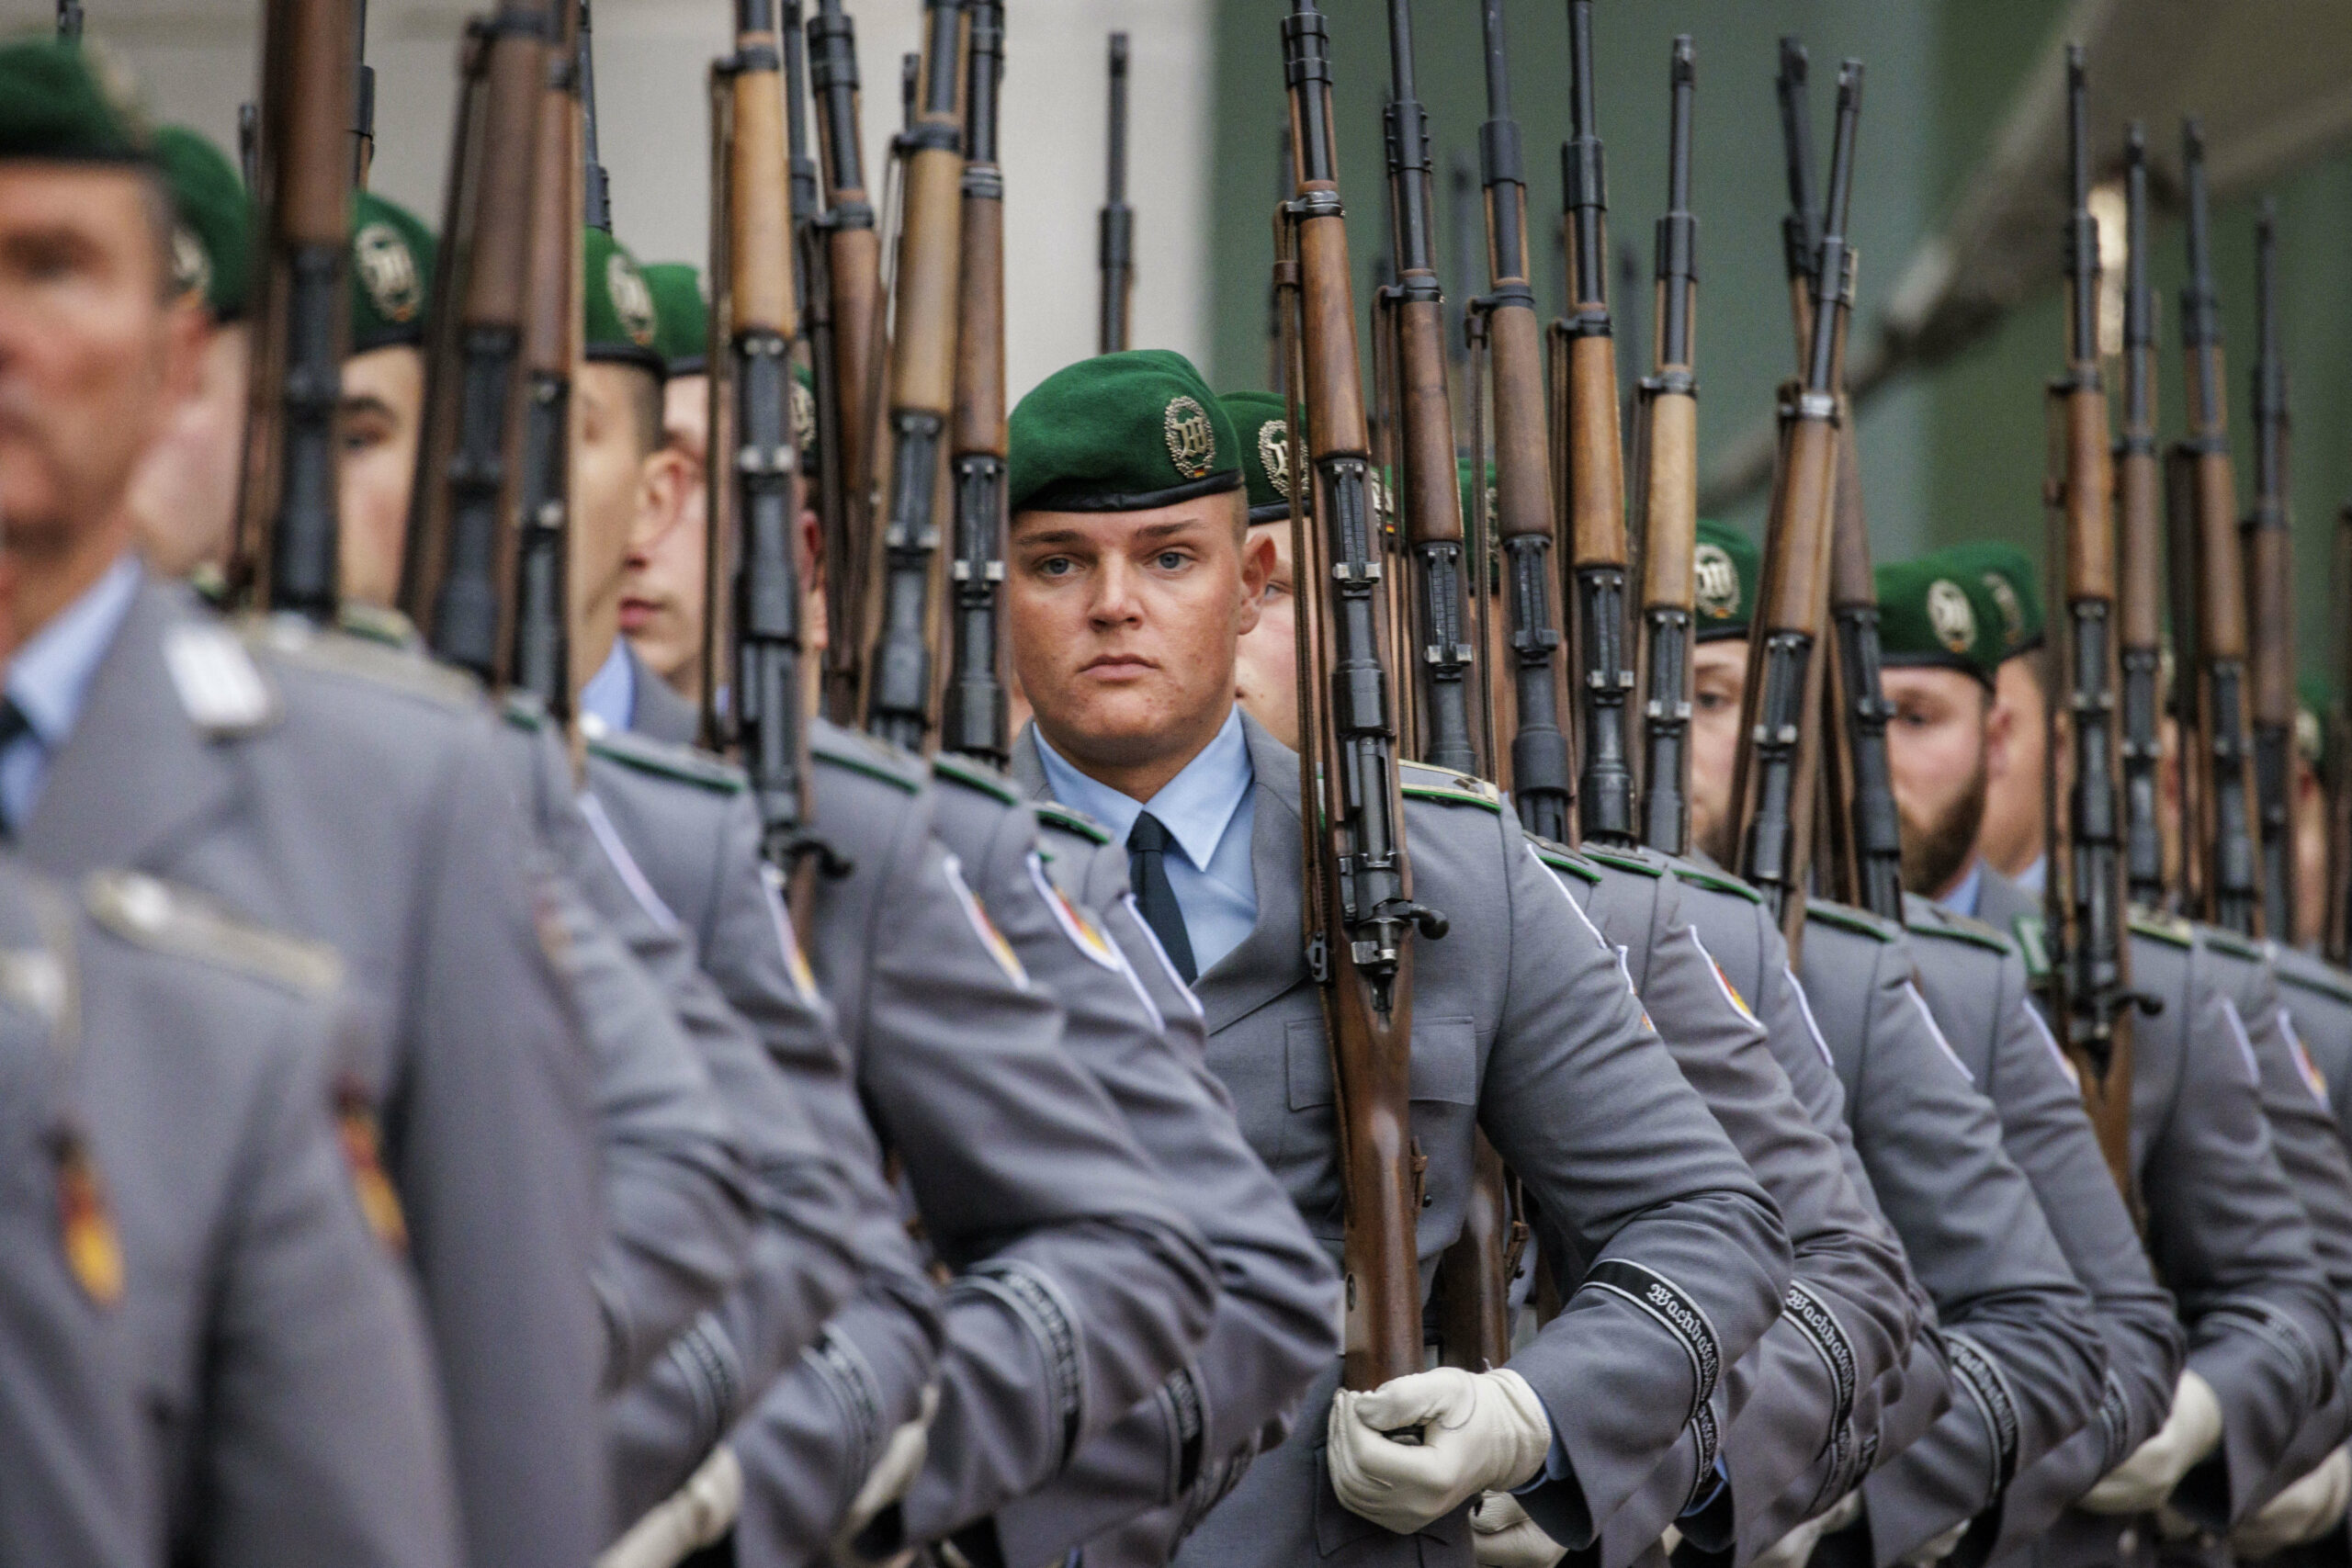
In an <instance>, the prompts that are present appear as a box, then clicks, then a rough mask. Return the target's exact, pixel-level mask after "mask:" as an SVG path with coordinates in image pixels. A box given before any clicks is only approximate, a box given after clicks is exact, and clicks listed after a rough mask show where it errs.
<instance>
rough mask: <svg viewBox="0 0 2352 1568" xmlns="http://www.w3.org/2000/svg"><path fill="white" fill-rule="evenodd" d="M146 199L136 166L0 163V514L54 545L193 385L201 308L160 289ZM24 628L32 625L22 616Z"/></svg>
mask: <svg viewBox="0 0 2352 1568" xmlns="http://www.w3.org/2000/svg"><path fill="white" fill-rule="evenodd" d="M157 199H158V197H156V195H155V193H154V191H153V187H152V186H151V185H150V184H149V180H148V176H146V175H143V174H141V173H139V172H138V171H135V170H130V169H119V168H112V167H99V166H92V165H87V164H41V163H32V162H27V161H21V160H8V161H5V162H0V519H5V529H6V541H7V544H8V547H9V548H11V549H12V550H17V551H20V552H28V553H34V554H40V553H47V554H62V553H63V552H65V551H67V550H69V549H71V548H73V547H74V546H75V545H77V544H81V543H84V542H85V541H87V540H88V539H90V538H91V536H93V535H94V533H96V531H99V530H116V531H119V532H117V533H116V536H117V537H119V538H127V536H128V533H129V530H128V525H127V518H126V517H124V516H123V515H122V514H121V510H120V509H121V505H122V502H123V498H124V494H125V491H126V490H127V489H128V487H129V484H130V478H131V474H132V471H133V469H134V468H135V467H136V466H137V464H138V462H139V460H140V457H141V454H142V453H143V452H144V451H145V450H146V448H147V447H148V446H149V445H150V444H151V443H152V442H153V441H154V439H155V438H156V436H157V435H158V434H160V433H161V431H162V429H163V426H164V419H165V417H166V416H167V415H168V414H169V412H171V410H172V408H173V407H174V406H175V404H176V403H177V402H178V401H179V400H181V399H182V398H184V397H186V396H187V394H188V393H189V392H190V391H191V390H192V389H194V386H195V378H196V368H197V358H198V345H199V343H200V341H201V339H202V336H203V333H204V313H203V308H202V306H201V305H200V304H198V302H197V301H196V300H195V299H194V298H193V297H191V296H182V297H179V298H176V299H167V297H166V296H167V295H168V294H169V293H170V292H171V291H170V289H169V288H168V285H167V283H166V281H165V280H166V276H167V274H166V270H165V265H164V244H163V236H162V232H161V230H160V226H159V225H158V223H157V221H156V216H155V215H156V212H157V210H158V209H156V207H155V206H154V205H153V204H154V202H155V201H156V200H157ZM25 629H26V630H27V631H28V632H29V631H30V630H31V629H32V628H29V627H28V628H25Z"/></svg>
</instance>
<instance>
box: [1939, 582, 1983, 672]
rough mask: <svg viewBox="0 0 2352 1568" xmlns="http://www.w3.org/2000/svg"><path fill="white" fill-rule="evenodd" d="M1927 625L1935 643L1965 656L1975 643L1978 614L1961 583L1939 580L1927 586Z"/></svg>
mask: <svg viewBox="0 0 2352 1568" xmlns="http://www.w3.org/2000/svg"><path fill="white" fill-rule="evenodd" d="M1928 625H1929V626H1933V627H1934V628H1935V632H1936V640H1937V641H1939V642H1940V643H1942V644H1943V645H1944V647H1946V648H1948V649H1951V651H1952V652H1954V653H1966V652H1967V651H1968V648H1969V645H1970V644H1971V643H1973V642H1974V641H1975V640H1976V612H1975V610H1974V609H1973V608H1972V607H1971V606H1970V604H1969V603H1968V595H1967V593H1966V592H1963V591H1962V588H1961V586H1960V584H1959V583H1957V582H1954V581H1952V580H1951V578H1949V577H1939V578H1938V579H1936V580H1935V581H1933V582H1931V583H1929V584H1928Z"/></svg>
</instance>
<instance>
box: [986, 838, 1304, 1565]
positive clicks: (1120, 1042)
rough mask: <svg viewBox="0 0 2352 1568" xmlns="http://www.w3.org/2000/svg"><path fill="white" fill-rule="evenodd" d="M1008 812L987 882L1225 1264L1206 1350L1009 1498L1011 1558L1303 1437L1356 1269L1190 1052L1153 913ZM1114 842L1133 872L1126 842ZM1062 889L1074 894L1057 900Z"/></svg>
mask: <svg viewBox="0 0 2352 1568" xmlns="http://www.w3.org/2000/svg"><path fill="white" fill-rule="evenodd" d="M998 818H999V823H1000V826H999V830H998V832H997V833H996V835H995V841H994V843H993V844H992V846H991V849H990V852H989V859H988V866H989V869H988V872H987V876H986V886H985V887H984V888H983V890H982V894H981V896H982V897H983V899H984V900H985V902H986V903H987V905H988V908H989V912H990V913H991V914H992V915H993V916H994V917H995V918H996V919H997V920H998V923H999V925H1000V926H1001V929H1002V930H1003V931H1004V933H1005V936H1006V938H1007V939H1008V940H1009V941H1011V942H1012V944H1013V947H1014V949H1015V951H1017V952H1018V953H1021V955H1022V957H1023V962H1024V963H1026V964H1028V967H1029V969H1030V973H1031V975H1032V976H1033V977H1035V978H1036V979H1038V980H1040V981H1042V982H1043V983H1045V984H1046V985H1048V986H1050V987H1052V988H1053V990H1054V993H1055V994H1056V995H1057V997H1058V998H1060V999H1061V1003H1062V1009H1063V1014H1064V1019H1065V1022H1064V1028H1063V1035H1062V1038H1063V1041H1064V1043H1066V1045H1067V1046H1068V1047H1069V1050H1070V1052H1071V1054H1072V1055H1074V1056H1076V1057H1077V1059H1078V1061H1079V1063H1080V1066H1083V1067H1085V1068H1086V1069H1087V1070H1088V1072H1089V1073H1090V1074H1091V1075H1092V1076H1093V1077H1094V1078H1095V1080H1096V1081H1097V1082H1098V1083H1100V1084H1101V1085H1102V1086H1103V1089H1105V1090H1107V1091H1108V1092H1109V1094H1110V1096H1111V1099H1112V1101H1113V1102H1114V1104H1115V1105H1117V1106H1118V1108H1119V1111H1120V1114H1121V1115H1122V1116H1123V1117H1124V1118H1125V1121H1126V1123H1127V1126H1128V1128H1129V1129H1130V1130H1131V1131H1132V1132H1133V1133H1134V1134H1135V1136H1136V1142H1138V1143H1139V1144H1141V1145H1143V1148H1144V1151H1145V1152H1146V1153H1147V1154H1148V1155H1149V1156H1151V1158H1152V1160H1153V1162H1154V1164H1155V1165H1157V1166H1158V1167H1159V1170H1160V1171H1161V1172H1162V1174H1163V1175H1164V1176H1165V1177H1166V1178H1167V1179H1168V1190H1169V1192H1170V1196H1171V1197H1172V1198H1173V1199H1174V1200H1175V1201H1176V1202H1177V1204H1178V1205H1179V1206H1180V1207H1181V1208H1182V1211H1183V1213H1184V1215H1185V1217H1186V1218H1187V1219H1189V1220H1190V1221H1191V1222H1192V1223H1193V1225H1194V1226H1195V1227H1196V1228H1197V1229H1198V1230H1199V1231H1200V1233H1201V1235H1202V1236H1203V1237H1204V1239H1205V1240H1206V1241H1207V1243H1208V1246H1209V1250H1210V1254H1211V1256H1212V1257H1213V1258H1215V1260H1216V1269H1217V1284H1218V1295H1217V1303H1216V1315H1215V1317H1214V1318H1212V1320H1211V1321H1210V1325H1209V1331H1208V1335H1207V1337H1206V1338H1204V1340H1203V1341H1202V1342H1201V1345H1200V1348H1198V1349H1197V1350H1195V1351H1194V1352H1193V1357H1192V1359H1191V1361H1190V1363H1189V1364H1188V1365H1186V1366H1184V1367H1182V1368H1181V1369H1179V1370H1178V1371H1176V1372H1175V1373H1174V1374H1172V1375H1171V1376H1170V1378H1169V1380H1168V1381H1167V1382H1165V1383H1163V1384H1162V1385H1161V1386H1160V1388H1159V1390H1157V1391H1156V1392H1155V1393H1153V1394H1152V1396H1151V1397H1149V1398H1148V1399H1146V1400H1144V1401H1143V1402H1142V1403H1141V1404H1137V1405H1136V1407H1135V1408H1133V1409H1132V1410H1130V1411H1128V1412H1127V1413H1126V1414H1125V1416H1122V1417H1120V1418H1119V1420H1118V1421H1117V1422H1116V1423H1115V1424H1114V1425H1113V1426H1112V1427H1110V1428H1109V1429H1108V1430H1106V1431H1104V1432H1103V1434H1102V1435H1100V1436H1099V1437H1097V1438H1094V1439H1093V1440H1091V1442H1089V1443H1087V1444H1085V1445H1084V1446H1083V1447H1081V1448H1080V1450H1079V1451H1078V1453H1077V1454H1076V1455H1075V1456H1074V1457H1073V1458H1072V1460H1071V1461H1070V1463H1069V1466H1068V1467H1067V1468H1066V1469H1065V1470H1064V1471H1063V1472H1061V1474H1059V1475H1058V1476H1057V1477H1056V1478H1055V1479H1054V1480H1052V1481H1051V1482H1049V1483H1047V1484H1046V1485H1045V1486H1044V1487H1042V1488H1040V1489H1038V1490H1037V1491H1035V1492H1032V1493H1030V1494H1028V1495H1025V1496H1023V1497H1021V1498H1018V1499H1016V1500H1014V1501H1013V1502H1012V1503H1010V1504H1009V1505H1007V1506H1005V1507H1004V1508H1002V1509H1001V1510H1000V1511H999V1512H998V1514H997V1516H996V1519H995V1526H996V1532H997V1537H998V1540H999V1543H1000V1545H1001V1551H1002V1553H1003V1557H1004V1560H1005V1561H1006V1562H1050V1561H1054V1560H1056V1559H1058V1558H1060V1557H1062V1556H1064V1555H1066V1554H1067V1552H1068V1551H1069V1548H1071V1547H1072V1546H1076V1545H1079V1544H1080V1543H1082V1542H1084V1541H1086V1540H1090V1539H1091V1538H1092V1537H1094V1536H1095V1535H1097V1534H1098V1533H1100V1532H1101V1531H1103V1530H1105V1529H1110V1528H1111V1527H1113V1526H1114V1525H1117V1524H1118V1523H1120V1522H1121V1521H1122V1520H1123V1519H1125V1518H1126V1517H1129V1516H1131V1515H1134V1514H1136V1513H1139V1512H1141V1511H1143V1510H1144V1509H1147V1508H1151V1507H1157V1506H1162V1505H1165V1504H1169V1503H1172V1502H1174V1501H1175V1500H1176V1499H1177V1498H1179V1497H1181V1496H1182V1495H1184V1494H1185V1493H1186V1492H1187V1491H1189V1490H1190V1489H1191V1488H1192V1487H1193V1485H1194V1484H1195V1483H1196V1482H1198V1480H1199V1479H1200V1477H1201V1474H1202V1472H1203V1469H1204V1466H1215V1465H1221V1464H1224V1463H1226V1462H1228V1461H1233V1460H1235V1459H1237V1458H1238V1459H1239V1460H1243V1461H1246V1460H1247V1459H1248V1458H1249V1457H1250V1456H1252V1455H1254V1454H1255V1453H1256V1452H1257V1451H1258V1450H1259V1449H1260V1448H1261V1447H1263V1446H1270V1445H1271V1444H1272V1443H1273V1442H1278V1441H1280V1440H1281V1439H1282V1438H1283V1437H1284V1436H1285V1435H1287V1434H1288V1432H1289V1430H1290V1425H1291V1419H1292V1417H1293V1416H1294V1415H1295V1411H1296V1409H1297V1405H1298V1402H1299V1400H1300V1399H1301V1398H1302V1397H1303V1396H1304V1395H1305V1393H1306V1387H1307V1384H1308V1383H1309V1382H1311V1381H1312V1380H1313V1378H1314V1376H1315V1374H1316V1373H1317V1372H1318V1371H1322V1370H1323V1369H1324V1368H1325V1367H1326V1366H1328V1365H1329V1364H1330V1361H1331V1359H1332V1358H1333V1357H1334V1356H1336V1355H1337V1354H1338V1352H1339V1340H1338V1336H1337V1333H1336V1328H1335V1325H1336V1323H1337V1319H1338V1312H1339V1280H1338V1275H1337V1272H1336V1271H1335V1270H1334V1269H1333V1268H1332V1266H1331V1264H1330V1262H1329V1259H1328V1258H1325V1256H1324V1254H1323V1251H1322V1248H1321V1247H1319V1246H1317V1243H1316V1241H1315V1239H1314V1237H1313V1236H1312V1235H1309V1234H1308V1232H1307V1229H1306V1223H1305V1221H1304V1220H1302V1219H1301V1218H1300V1217H1299V1213H1298V1211H1297V1209H1296V1208H1295V1206H1294V1205H1293V1204H1292V1202H1291V1201H1290V1198H1289V1196H1288V1195H1287V1194H1286V1193H1285V1192H1284V1191H1283V1189H1282V1188H1281V1187H1280V1186H1279V1185H1277V1184H1276V1182H1275V1180H1274V1179H1273V1176H1272V1173H1271V1172H1269V1171H1268V1170H1267V1169H1266V1168H1265V1165H1264V1164H1263V1162H1261V1160H1260V1159H1259V1158H1258V1156H1257V1155H1256V1154H1255V1153H1254V1152H1253V1151H1252V1150H1251V1149H1250V1145H1249V1144H1248V1142H1247V1141H1246V1140H1245V1139H1244V1138H1243V1137H1242V1135H1241V1130H1240V1127H1239V1126H1238V1123H1237V1122H1235V1120H1234V1114H1233V1106H1232V1100H1231V1099H1230V1097H1229V1096H1228V1095H1227V1093H1226V1092H1225V1090H1224V1089H1223V1087H1222V1086H1221V1085H1219V1084H1218V1083H1217V1082H1216V1079H1215V1078H1214V1077H1211V1075H1210V1074H1209V1072H1208V1071H1207V1069H1206V1067H1205V1066H1203V1065H1202V1064H1201V1060H1200V1057H1199V1055H1198V1054H1197V1052H1195V1054H1194V1055H1192V1056H1190V1057H1189V1058H1188V1057H1187V1056H1186V1055H1184V1054H1183V1053H1182V1052H1181V1051H1180V1049H1179V1048H1178V1047H1177V1046H1176V1045H1175V1044H1174V1043H1172V1042H1171V1041H1170V1039H1169V1038H1168V1037H1167V1035H1166V1033H1165V1032H1164V1030H1163V1020H1162V1011H1163V1010H1162V1006H1161V1002H1160V1000H1159V999H1158V998H1155V996H1154V994H1153V991H1152V989H1151V986H1152V983H1153V982H1154V981H1157V982H1159V984H1161V985H1163V986H1166V985H1170V984H1173V983H1174V982H1173V978H1172V976H1168V975H1167V974H1165V973H1164V972H1162V970H1161V960H1160V958H1159V955H1158V953H1156V952H1155V951H1152V950H1151V949H1150V947H1149V946H1148V944H1149V942H1150V938H1149V936H1148V928H1146V927H1145V926H1144V925H1143V922H1142V921H1141V919H1139V918H1138V917H1136V915H1135V914H1134V912H1133V910H1132V908H1128V907H1126V906H1125V904H1124V903H1122V904H1118V905H1113V906H1111V907H1110V908H1105V909H1101V910H1099V911H1089V910H1087V909H1086V908H1083V907H1082V906H1080V905H1079V904H1077V903H1076V902H1074V901H1067V896H1066V895H1065V894H1064V893H1063V892H1062V890H1061V888H1060V887H1059V886H1058V885H1049V884H1048V883H1047V882H1046V870H1045V868H1044V866H1043V865H1042V863H1040V861H1039V859H1038V857H1037V856H1036V855H1035V853H1034V852H1033V851H1032V845H1033V843H1034V833H1033V832H1032V831H1031V830H1030V829H1028V827H1027V824H1028V823H1029V821H1030V818H1028V815H1027V813H1026V812H1021V811H1004V812H1001V813H999V814H998ZM1103 852H1104V853H1105V854H1109V855H1114V856H1116V857H1117V859H1118V861H1119V863H1120V866H1121V868H1122V869H1124V866H1125V855H1124V854H1123V853H1121V852H1118V851H1116V850H1113V849H1107V848H1106V849H1105V850H1104V851H1103ZM1057 898H1063V899H1065V900H1066V901H1065V902H1064V903H1063V904H1062V905H1061V906H1060V907H1059V908H1057V907H1056V905H1055V904H1054V903H1052V902H1051V900H1054V899H1057ZM1147 968H1148V969H1149V970H1150V971H1152V972H1153V973H1152V974H1151V975H1150V976H1149V977H1147V976H1146V974H1145V972H1144V971H1145V970H1146V969H1147ZM1167 1002H1168V1007H1169V1009H1170V1010H1171V1012H1170V1023H1174V1022H1175V1021H1176V1020H1177V1019H1178V1018H1181V1019H1182V1020H1183V1021H1189V1022H1191V1023H1192V1025H1193V1028H1194V1030H1195V1031H1197V1029H1198V1027H1199V1025H1198V1020H1197V1019H1196V1018H1194V1017H1193V1014H1192V1012H1191V1011H1190V1008H1189V1002H1188V1001H1187V1000H1186V999H1184V998H1177V997H1174V996H1170V997H1169V998H1167ZM1176 1026H1177V1027H1182V1025H1181V1024H1177V1025H1176Z"/></svg>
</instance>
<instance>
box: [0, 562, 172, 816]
mask: <svg viewBox="0 0 2352 1568" xmlns="http://www.w3.org/2000/svg"><path fill="white" fill-rule="evenodd" d="M142 576H143V573H142V572H141V569H140V565H139V559H138V558H137V557H136V556H130V555H126V556H124V557H123V558H121V559H120V560H118V561H116V562H115V563H114V565H112V566H110V567H108V568H107V570H106V575H105V576H103V577H101V578H99V579H98V580H97V581H96V582H93V583H92V584H90V586H89V587H87V588H85V589H84V590H83V591H82V596H81V597H80V598H78V599H76V600H74V603H72V604H68V605H66V606H65V608H64V609H63V610H62V611H61V612H59V613H58V614H57V615H55V616H54V617H52V618H51V621H50V623H49V625H47V626H43V627H41V629H40V630H39V631H37V632H35V633H34V634H33V635H32V636H31V637H27V638H26V639H25V645H24V646H23V647H22V648H19V649H17V656H16V657H15V658H14V659H12V660H9V661H8V679H7V693H8V700H9V701H11V702H13V703H15V704H16V705H17V712H19V713H21V714H23V715H24V716H25V725H26V728H25V732H24V733H23V734H22V735H19V736H17V738H16V739H14V740H12V741H10V742H9V743H8V746H7V748H6V750H0V807H5V809H6V812H7V815H8V821H9V824H10V825H11V826H12V827H16V828H22V827H23V826H24V825H25V823H26V821H27V820H28V819H29V818H31V816H32V814H33V808H34V807H37V806H39V805H40V792H41V786H42V785H43V784H46V783H48V782H49V764H50V761H51V759H52V758H54V757H55V756H56V755H57V753H58V750H59V749H60V748H61V747H62V746H63V745H64V744H65V742H66V740H67V739H70V738H71V737H72V735H73V733H74V726H75V725H76V724H79V723H80V722H81V720H82V706H83V705H84V704H85V702H87V701H88V700H89V695H90V682H91V680H92V678H93V677H95V676H96V674H97V672H98V665H99V663H100V662H101V661H102V660H105V658H106V656H107V649H110V648H112V647H113V646H114V637H115V633H117V632H119V631H120V630H121V629H122V618H123V616H125V615H128V614H130V601H131V600H132V599H133V598H134V597H136V596H137V595H138V592H139V584H140V581H141V577H142Z"/></svg>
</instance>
